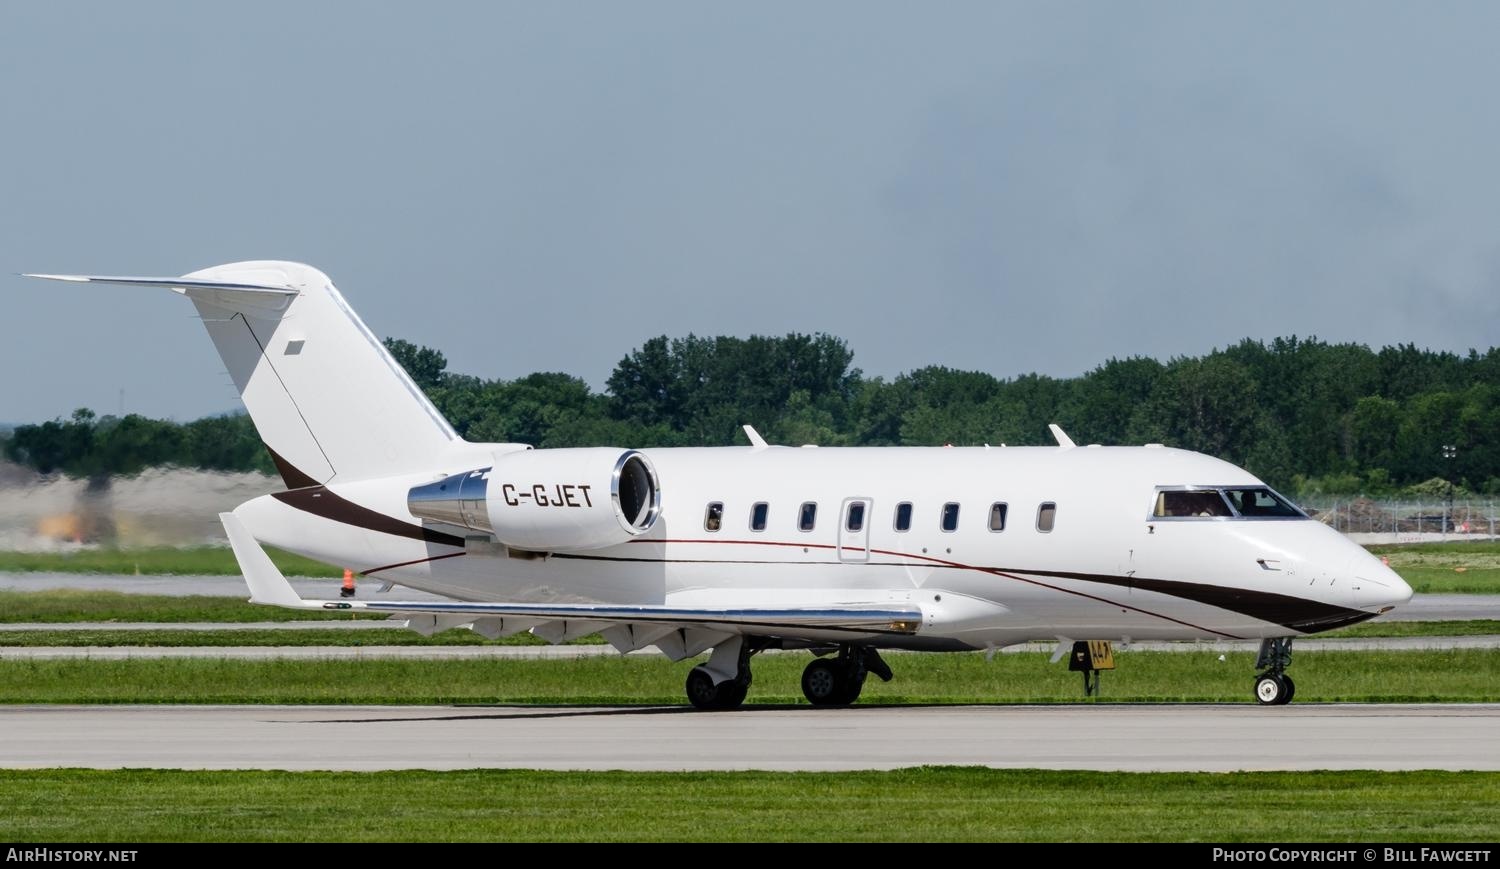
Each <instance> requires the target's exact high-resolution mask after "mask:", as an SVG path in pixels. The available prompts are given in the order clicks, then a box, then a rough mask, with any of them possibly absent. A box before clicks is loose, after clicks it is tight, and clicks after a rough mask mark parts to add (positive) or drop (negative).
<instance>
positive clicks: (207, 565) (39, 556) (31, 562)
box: [0, 546, 344, 577]
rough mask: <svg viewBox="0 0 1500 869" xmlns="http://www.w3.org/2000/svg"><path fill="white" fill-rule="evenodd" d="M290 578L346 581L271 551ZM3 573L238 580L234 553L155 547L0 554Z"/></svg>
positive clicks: (336, 572)
mask: <svg viewBox="0 0 1500 869" xmlns="http://www.w3.org/2000/svg"><path fill="white" fill-rule="evenodd" d="M265 549H266V554H268V555H270V556H271V560H272V561H273V562H275V563H276V566H277V567H279V568H280V569H281V572H282V573H284V574H286V575H287V576H311V577H342V576H343V575H344V571H343V569H342V568H338V567H329V566H328V565H326V564H323V563H322V562H319V561H313V560H312V559H311V558H303V557H302V556H300V555H293V554H291V553H290V552H283V551H282V550H280V549H276V548H274V547H271V546H267V547H266V548H265ZM0 573H112V574H141V575H142V576H161V575H172V576H239V575H240V566H239V564H238V563H236V562H235V560H234V553H233V552H231V551H230V550H229V549H228V548H226V547H221V546H192V547H176V546H154V547H150V548H146V549H80V550H77V551H76V552H0Z"/></svg>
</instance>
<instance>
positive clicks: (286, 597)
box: [219, 513, 303, 608]
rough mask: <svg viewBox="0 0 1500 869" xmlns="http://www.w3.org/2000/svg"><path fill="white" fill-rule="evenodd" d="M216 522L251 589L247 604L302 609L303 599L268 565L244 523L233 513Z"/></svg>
mask: <svg viewBox="0 0 1500 869" xmlns="http://www.w3.org/2000/svg"><path fill="white" fill-rule="evenodd" d="M219 521H220V522H223V523H224V533H225V534H228V535H229V546H230V548H231V549H233V550H234V560H235V561H238V562H239V563H240V572H241V573H243V574H245V584H246V585H248V586H250V602H251V603H259V604H267V605H269V606H285V607H298V608H301V607H302V606H303V600H302V598H300V597H298V596H297V592H295V591H293V590H292V584H291V583H289V582H287V581H286V577H285V576H282V575H281V571H280V570H277V569H276V565H275V564H272V563H271V556H269V555H267V554H266V551H265V550H264V549H261V548H260V544H259V543H256V542H255V538H254V537H252V536H250V531H249V529H247V528H246V527H245V523H243V522H241V521H240V519H239V517H238V516H236V515H234V514H233V513H220V514H219Z"/></svg>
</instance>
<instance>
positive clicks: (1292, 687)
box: [1281, 673, 1297, 706]
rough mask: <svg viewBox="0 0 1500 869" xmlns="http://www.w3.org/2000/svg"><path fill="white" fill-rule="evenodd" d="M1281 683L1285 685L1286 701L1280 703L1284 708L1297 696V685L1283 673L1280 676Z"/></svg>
mask: <svg viewBox="0 0 1500 869" xmlns="http://www.w3.org/2000/svg"><path fill="white" fill-rule="evenodd" d="M1281 681H1283V682H1285V683H1286V699H1285V700H1283V701H1281V705H1283V706H1285V705H1286V704H1288V703H1290V702H1292V698H1293V697H1296V696H1297V683H1296V682H1293V681H1292V677H1291V676H1288V675H1287V674H1285V673H1282V674H1281Z"/></svg>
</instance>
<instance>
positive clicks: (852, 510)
mask: <svg viewBox="0 0 1500 869" xmlns="http://www.w3.org/2000/svg"><path fill="white" fill-rule="evenodd" d="M844 527H845V528H847V529H848V530H850V531H861V530H863V529H864V527H865V502H863V501H855V502H853V503H851V504H850V505H849V516H848V518H846V519H845V520H844Z"/></svg>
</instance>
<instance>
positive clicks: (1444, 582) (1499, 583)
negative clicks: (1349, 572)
mask: <svg viewBox="0 0 1500 869" xmlns="http://www.w3.org/2000/svg"><path fill="white" fill-rule="evenodd" d="M1367 548H1368V549H1369V550H1370V551H1371V552H1372V553H1374V554H1375V555H1381V556H1384V557H1386V558H1388V559H1390V563H1391V569H1392V570H1394V571H1396V572H1397V573H1398V574H1400V575H1401V578H1402V579H1404V580H1406V583H1407V584H1408V585H1410V586H1411V587H1412V590H1414V591H1415V592H1416V593H1417V594H1500V542H1491V541H1482V542H1481V541H1474V542H1456V543H1413V544H1399V545H1383V546H1370V547H1367Z"/></svg>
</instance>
